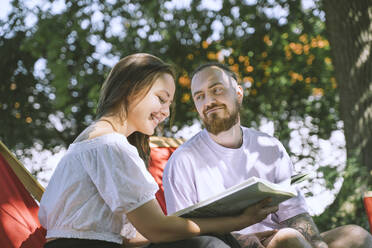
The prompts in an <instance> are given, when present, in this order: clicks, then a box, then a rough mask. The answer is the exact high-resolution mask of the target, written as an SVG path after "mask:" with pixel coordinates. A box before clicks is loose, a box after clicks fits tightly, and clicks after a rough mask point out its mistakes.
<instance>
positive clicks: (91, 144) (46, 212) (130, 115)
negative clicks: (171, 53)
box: [39, 54, 277, 248]
mask: <svg viewBox="0 0 372 248" xmlns="http://www.w3.org/2000/svg"><path fill="white" fill-rule="evenodd" d="M174 92H175V83H174V76H173V73H172V70H171V68H170V66H169V65H167V64H165V63H164V62H162V61H161V60H160V59H159V58H157V57H155V56H152V55H149V54H133V55H130V56H127V57H125V58H124V59H122V60H120V61H119V62H118V63H117V64H116V65H115V66H114V68H113V69H112V71H111V72H110V74H109V76H108V78H107V80H106V81H105V83H104V84H103V87H102V91H101V95H100V100H99V104H98V109H97V120H96V121H95V122H94V123H92V124H91V125H90V126H89V127H88V128H87V129H85V130H84V131H83V132H82V133H81V134H80V135H79V136H78V137H77V139H76V140H75V141H74V143H73V144H71V145H70V146H69V148H68V151H67V153H66V154H65V156H64V157H63V158H62V159H61V161H60V163H59V164H58V166H57V169H56V171H55V172H54V174H53V176H52V178H51V180H50V182H49V184H48V186H47V188H46V191H45V193H44V195H43V197H42V199H41V202H40V210H39V219H40V222H41V224H42V225H43V226H44V227H45V228H46V229H47V236H46V238H47V243H46V244H45V247H46V248H53V247H120V244H121V243H122V242H123V241H124V243H125V245H128V246H139V245H146V244H148V243H149V242H152V243H163V242H171V241H176V240H183V239H188V238H192V237H195V236H198V235H202V234H208V233H220V234H224V233H229V232H231V231H233V230H239V229H242V228H244V227H246V226H249V225H252V224H254V223H257V222H258V221H260V220H262V219H264V218H265V217H266V216H267V215H268V214H269V213H271V212H274V211H276V210H277V208H276V207H265V205H266V204H267V202H266V201H264V202H261V203H259V204H257V205H255V206H253V207H251V208H248V209H246V210H245V212H244V213H242V214H241V215H239V216H234V217H221V218H209V219H184V218H180V217H175V216H165V215H164V214H163V212H162V210H161V208H160V206H159V205H158V203H157V201H156V200H155V193H156V191H157V190H158V186H157V184H156V182H155V181H154V179H153V178H152V176H151V175H150V174H149V173H148V171H147V170H146V166H145V163H147V160H148V157H149V142H148V141H149V140H148V139H149V135H152V134H153V133H154V129H155V128H156V126H157V125H158V124H159V123H161V122H162V121H163V120H164V119H165V118H167V117H168V116H169V106H170V105H171V103H172V101H173V96H174ZM137 230H138V232H137ZM141 234H142V235H143V236H142V235H141ZM195 240H196V241H195ZM188 242H194V243H193V247H196V246H198V245H199V244H200V245H201V246H204V245H203V244H201V243H200V242H199V241H198V239H197V238H196V239H189V241H188ZM195 242H196V243H195ZM203 242H204V241H203ZM208 242H209V241H208ZM175 244H176V243H169V247H176V246H175ZM186 244H187V242H186V243H185V242H182V244H181V245H186ZM195 244H196V245H195ZM153 246H154V247H156V246H157V245H153ZM187 246H189V245H186V246H185V247H187ZM162 247H165V246H164V244H163V245H162ZM177 247H182V246H177ZM221 247H222V246H221ZM226 247H227V246H226Z"/></svg>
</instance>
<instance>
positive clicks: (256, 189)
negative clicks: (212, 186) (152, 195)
mask: <svg viewBox="0 0 372 248" xmlns="http://www.w3.org/2000/svg"><path fill="white" fill-rule="evenodd" d="M306 177H307V174H299V175H295V176H293V177H292V178H291V184H293V183H298V182H300V181H302V180H304V179H305V178H306ZM295 196H297V192H296V190H295V189H294V188H293V187H291V186H289V187H288V186H283V185H280V184H275V183H272V182H269V181H267V180H265V179H261V178H257V177H250V178H248V179H247V180H245V181H244V182H242V183H240V184H238V185H235V186H233V187H231V188H228V189H227V190H225V191H224V192H221V193H219V194H217V195H215V196H213V197H211V198H209V199H206V200H204V201H201V202H199V203H196V204H194V205H192V206H190V207H187V208H184V209H182V210H179V211H177V212H175V213H174V214H173V215H176V216H181V217H185V218H206V217H216V216H231V215H237V214H240V213H241V212H242V211H243V210H244V209H246V208H247V207H248V206H250V205H252V204H254V203H256V202H259V201H261V200H263V199H265V198H267V197H271V198H272V202H271V203H270V205H278V204H279V203H281V202H283V201H285V200H288V199H289V198H292V197H295Z"/></svg>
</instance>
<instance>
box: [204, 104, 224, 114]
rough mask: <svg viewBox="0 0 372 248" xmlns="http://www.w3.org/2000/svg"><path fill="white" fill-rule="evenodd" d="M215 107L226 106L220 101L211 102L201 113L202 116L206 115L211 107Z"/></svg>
mask: <svg viewBox="0 0 372 248" xmlns="http://www.w3.org/2000/svg"><path fill="white" fill-rule="evenodd" d="M216 107H223V108H226V105H225V104H223V103H221V104H216V103H213V104H212V105H210V106H207V107H206V109H205V110H204V111H203V114H204V116H206V115H207V112H208V111H209V110H211V109H213V108H216Z"/></svg>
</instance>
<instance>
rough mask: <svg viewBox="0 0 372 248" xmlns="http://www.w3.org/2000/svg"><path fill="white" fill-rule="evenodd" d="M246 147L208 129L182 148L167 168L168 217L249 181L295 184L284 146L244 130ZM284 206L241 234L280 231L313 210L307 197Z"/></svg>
mask: <svg viewBox="0 0 372 248" xmlns="http://www.w3.org/2000/svg"><path fill="white" fill-rule="evenodd" d="M241 128H242V130H243V144H242V146H241V147H240V148H237V149H231V148H226V147H223V146H221V145H219V144H217V143H216V142H214V141H213V140H212V139H211V138H210V136H209V134H208V132H207V131H206V130H205V129H204V130H202V131H200V132H199V133H198V134H196V135H195V136H194V137H192V138H191V139H190V140H188V141H187V142H185V143H184V144H183V145H181V146H180V147H179V148H178V149H177V150H176V151H175V152H174V153H173V154H172V156H171V157H170V159H169V160H168V163H167V164H166V167H165V170H164V175H163V185H164V193H165V200H166V205H167V212H168V214H172V213H174V212H176V211H178V210H180V209H183V208H185V207H188V206H191V205H193V204H195V203H198V202H200V201H202V200H205V199H207V198H210V197H211V196H213V195H216V194H218V193H220V192H222V191H224V190H226V189H227V188H230V187H232V186H234V185H236V184H239V183H241V182H242V181H244V180H246V179H248V178H249V177H252V176H256V177H259V178H264V179H266V180H268V181H270V182H273V183H281V184H287V185H288V186H289V184H290V177H291V175H292V171H293V165H292V163H291V161H290V158H289V156H288V154H287V152H286V151H285V148H284V147H283V145H282V144H281V143H280V142H279V141H278V140H277V139H276V138H274V137H271V136H269V135H267V134H265V133H262V132H258V131H255V130H252V129H250V128H245V127H241ZM298 193H299V194H298V196H297V197H295V198H292V199H289V200H287V201H284V202H283V203H281V204H280V205H279V210H278V212H276V213H275V214H270V215H269V216H268V217H267V218H266V219H265V220H263V221H262V222H260V223H257V224H255V225H252V226H250V227H247V228H245V229H243V230H240V231H239V233H241V234H248V233H253V232H261V231H266V230H272V229H276V228H279V225H278V224H279V223H280V222H282V221H284V220H286V219H289V218H291V217H293V216H296V215H298V214H300V213H305V212H307V206H306V203H305V199H304V197H303V196H302V195H301V193H300V192H298Z"/></svg>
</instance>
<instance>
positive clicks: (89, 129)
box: [73, 124, 96, 143]
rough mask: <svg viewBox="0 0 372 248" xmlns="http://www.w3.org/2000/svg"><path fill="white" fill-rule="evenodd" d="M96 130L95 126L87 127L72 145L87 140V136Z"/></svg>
mask: <svg viewBox="0 0 372 248" xmlns="http://www.w3.org/2000/svg"><path fill="white" fill-rule="evenodd" d="M95 129H96V127H95V124H92V125H90V126H89V127H87V128H86V129H85V130H84V131H83V132H82V133H81V134H80V135H79V136H78V137H77V138H76V139H75V140H74V142H73V143H77V142H81V141H84V140H87V139H89V135H90V134H91V133H92V132H93V131H94V130H95Z"/></svg>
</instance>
